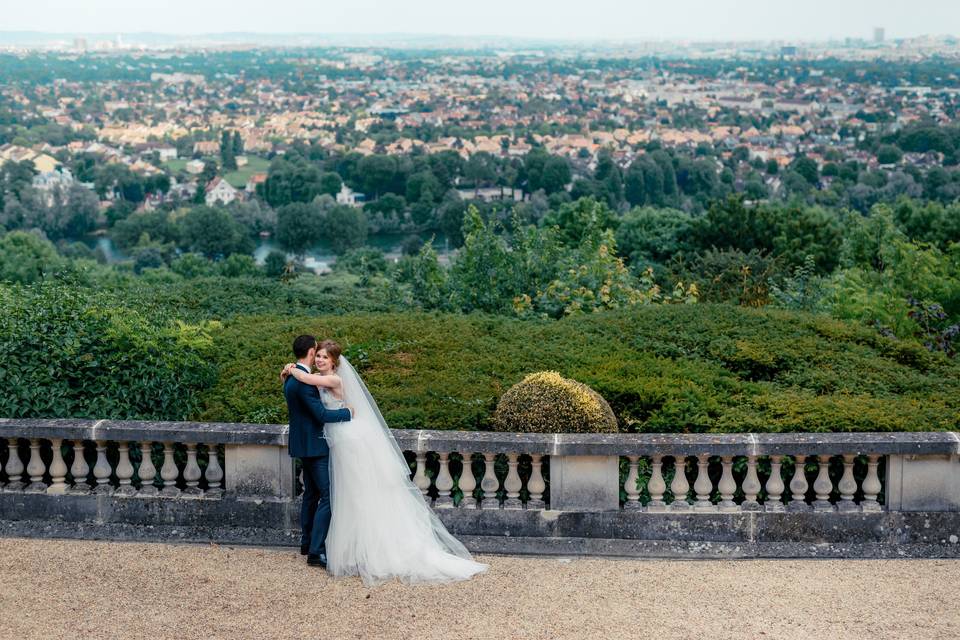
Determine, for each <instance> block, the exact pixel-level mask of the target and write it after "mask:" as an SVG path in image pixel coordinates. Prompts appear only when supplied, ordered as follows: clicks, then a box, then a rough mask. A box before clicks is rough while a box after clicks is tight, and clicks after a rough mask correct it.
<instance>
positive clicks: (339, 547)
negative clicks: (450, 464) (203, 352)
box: [281, 335, 487, 585]
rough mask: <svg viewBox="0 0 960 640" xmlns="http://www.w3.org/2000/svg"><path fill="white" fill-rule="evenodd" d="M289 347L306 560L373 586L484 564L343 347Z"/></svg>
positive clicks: (302, 343)
mask: <svg viewBox="0 0 960 640" xmlns="http://www.w3.org/2000/svg"><path fill="white" fill-rule="evenodd" d="M293 354H294V356H295V357H296V358H297V362H296V363H291V364H288V365H287V366H286V367H284V369H283V371H282V373H281V378H282V379H283V383H284V385H283V394H284V396H285V397H286V400H287V409H288V412H289V415H290V437H289V451H290V455H291V456H292V457H295V458H300V460H301V462H302V465H303V506H302V507H301V510H300V527H301V531H302V533H301V537H300V553H301V554H303V555H306V556H307V564H309V565H311V566H319V567H326V568H327V570H328V571H330V572H331V573H332V574H333V575H335V576H348V575H359V576H360V577H361V578H362V579H363V582H364V583H365V584H367V585H373V584H379V583H381V582H384V581H386V580H389V579H391V578H399V579H400V580H402V581H403V582H406V583H420V582H453V581H456V580H465V579H467V578H470V577H471V576H473V575H475V574H477V573H480V572H482V571H485V570H486V568H487V565H484V564H480V563H478V562H474V561H473V559H472V558H471V557H470V553H469V552H468V551H467V549H466V548H465V547H464V546H463V544H461V543H460V541H459V540H457V539H456V538H454V537H453V536H452V535H451V534H450V533H449V532H448V531H447V530H446V528H445V527H444V526H443V524H442V523H441V522H440V520H439V519H438V518H437V516H436V514H434V513H433V510H432V509H431V508H430V507H429V506H428V505H427V504H426V503H425V502H424V500H423V496H422V494H421V493H420V490H419V489H418V488H417V486H416V485H414V484H413V482H411V481H410V469H409V467H408V466H407V461H406V459H405V458H404V457H403V452H402V451H401V450H400V447H399V446H398V445H397V441H396V440H395V439H394V437H393V434H392V433H391V432H390V428H389V427H388V426H387V424H386V422H385V421H384V419H383V416H382V415H381V414H380V409H379V408H378V407H377V403H376V402H375V401H374V399H373V398H372V397H371V396H370V392H369V391H368V390H367V387H366V385H365V384H364V383H363V380H361V379H360V376H359V375H357V372H356V370H355V369H354V368H353V367H352V366H351V365H350V363H349V362H348V361H347V359H346V358H345V357H343V356H342V355H341V349H340V345H338V344H337V343H336V342H333V341H331V340H325V341H323V342H322V343H320V344H319V345H318V344H317V341H316V339H315V338H314V337H313V336H309V335H302V336H298V337H297V338H296V339H295V340H294V341H293ZM314 369H315V370H314Z"/></svg>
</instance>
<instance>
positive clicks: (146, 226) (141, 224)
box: [110, 211, 180, 249]
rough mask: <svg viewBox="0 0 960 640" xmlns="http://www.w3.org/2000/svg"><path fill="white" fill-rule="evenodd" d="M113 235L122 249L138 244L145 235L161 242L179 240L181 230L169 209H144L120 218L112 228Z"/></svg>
mask: <svg viewBox="0 0 960 640" xmlns="http://www.w3.org/2000/svg"><path fill="white" fill-rule="evenodd" d="M110 235H111V237H112V238H113V241H114V242H115V243H116V245H117V246H118V247H120V248H121V249H129V248H131V247H134V246H136V244H137V243H138V242H139V241H140V238H141V237H142V236H144V235H146V236H149V237H150V238H151V239H152V240H154V241H156V242H160V243H164V244H165V243H170V242H177V241H178V240H179V238H180V230H179V228H178V227H177V225H176V224H174V223H173V222H172V221H171V220H170V214H169V212H167V211H142V212H139V213H133V214H131V215H130V216H128V217H127V218H125V219H124V220H120V221H119V222H117V224H116V225H114V227H113V229H112V230H111V234H110Z"/></svg>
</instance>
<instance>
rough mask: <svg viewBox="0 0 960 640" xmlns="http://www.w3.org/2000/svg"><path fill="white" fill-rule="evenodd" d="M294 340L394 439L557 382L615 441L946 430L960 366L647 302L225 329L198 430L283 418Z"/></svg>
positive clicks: (305, 320)
mask: <svg viewBox="0 0 960 640" xmlns="http://www.w3.org/2000/svg"><path fill="white" fill-rule="evenodd" d="M302 332H312V333H314V334H316V335H317V336H318V337H331V338H335V339H337V340H339V341H340V342H341V343H342V344H343V345H344V346H345V347H346V354H347V356H348V357H350V358H351V360H352V361H353V362H354V363H355V364H356V365H357V366H358V368H359V369H360V370H361V372H362V374H363V376H364V378H365V379H366V381H367V383H368V385H369V387H370V390H371V392H372V393H373V394H374V396H375V397H376V398H377V399H378V401H379V403H380V406H381V409H382V410H383V412H384V415H385V416H386V418H387V420H388V422H389V423H390V425H391V426H393V427H398V428H431V429H483V430H486V429H489V428H491V418H492V415H493V411H494V408H495V407H496V403H497V400H498V399H499V397H500V396H501V395H502V394H503V393H504V392H505V391H506V390H507V389H508V388H510V387H511V386H512V385H513V384H515V383H516V382H518V381H519V380H521V379H522V378H523V377H524V376H525V375H526V374H528V373H531V372H534V371H541V370H556V371H558V372H560V373H561V374H562V375H563V376H566V377H569V378H573V379H576V380H578V381H581V382H583V383H585V384H588V385H589V386H591V387H592V388H593V389H595V390H597V391H598V392H599V393H600V394H601V395H603V397H604V398H606V399H607V401H608V402H609V403H610V405H611V406H612V407H613V410H614V412H615V413H616V414H617V417H618V418H619V421H620V427H621V429H623V430H627V431H652V432H710V431H714V432H729V431H759V432H763V431H919V430H945V429H955V428H957V425H958V416H960V413H958V412H960V364H958V363H956V362H953V361H950V360H948V359H946V358H944V357H943V356H941V355H939V354H932V353H929V352H927V351H926V350H924V349H923V348H922V347H921V346H919V345H918V344H916V343H914V342H912V341H897V340H893V339H890V338H885V337H882V336H880V335H878V334H877V333H876V332H875V331H874V330H872V329H869V328H865V327H859V326H856V325H853V324H847V323H843V322H838V321H834V320H830V319H828V318H825V317H823V316H816V315H808V314H800V313H795V312H787V311H778V310H772V309H762V310H753V309H745V308H740V307H733V306H726V305H708V304H701V305H657V306H650V307H642V308H638V309H634V310H630V311H617V312H608V313H597V314H589V315H577V316H572V317H569V318H565V319H563V320H559V321H553V320H543V321H541V320H514V319H509V318H501V317H490V316H482V315H468V316H463V315H439V314H425V313H416V314H411V313H407V314H353V315H340V316H320V317H296V316H283V317H277V316H254V317H242V318H237V319H235V320H234V321H232V322H230V323H229V324H228V325H227V326H226V327H225V328H224V330H223V331H222V332H220V333H219V334H217V336H216V344H217V358H218V362H217V364H218V368H219V373H220V376H219V381H218V383H217V384H216V386H214V387H213V388H211V389H209V390H208V391H207V392H205V393H204V395H203V398H202V404H203V409H202V411H200V412H199V414H198V416H199V417H200V418H202V419H205V420H224V421H255V422H282V421H284V420H285V419H286V415H285V406H284V403H283V398H282V396H281V393H280V386H279V382H278V373H279V369H280V367H281V365H282V364H283V363H284V362H288V361H290V360H291V359H292V356H291V355H290V343H291V341H292V338H293V337H294V336H295V335H297V334H299V333H302Z"/></svg>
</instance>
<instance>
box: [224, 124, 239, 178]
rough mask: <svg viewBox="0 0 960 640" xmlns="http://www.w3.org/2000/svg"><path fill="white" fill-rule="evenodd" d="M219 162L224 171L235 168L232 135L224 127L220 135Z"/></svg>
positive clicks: (235, 160)
mask: <svg viewBox="0 0 960 640" xmlns="http://www.w3.org/2000/svg"><path fill="white" fill-rule="evenodd" d="M220 162H221V163H222V164H223V169H224V171H236V170H237V157H236V156H235V155H234V151H233V136H232V135H231V133H230V132H229V131H227V130H226V129H224V131H223V133H222V134H221V135H220Z"/></svg>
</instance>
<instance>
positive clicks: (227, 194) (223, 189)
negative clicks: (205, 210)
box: [204, 176, 240, 205]
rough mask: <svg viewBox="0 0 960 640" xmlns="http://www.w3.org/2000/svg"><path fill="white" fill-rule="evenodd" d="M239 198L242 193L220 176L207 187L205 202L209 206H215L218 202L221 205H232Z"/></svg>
mask: <svg viewBox="0 0 960 640" xmlns="http://www.w3.org/2000/svg"><path fill="white" fill-rule="evenodd" d="M239 196H240V192H239V191H237V190H236V189H235V188H234V187H233V185H231V184H230V183H229V182H227V181H226V180H224V179H223V178H221V177H219V176H218V177H216V178H214V179H213V180H211V181H210V184H208V185H207V189H206V195H205V196H204V201H205V202H206V203H207V204H208V205H214V204H217V203H218V202H219V203H220V204H230V203H231V202H233V201H234V200H236V199H237V198H238V197H239Z"/></svg>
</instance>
